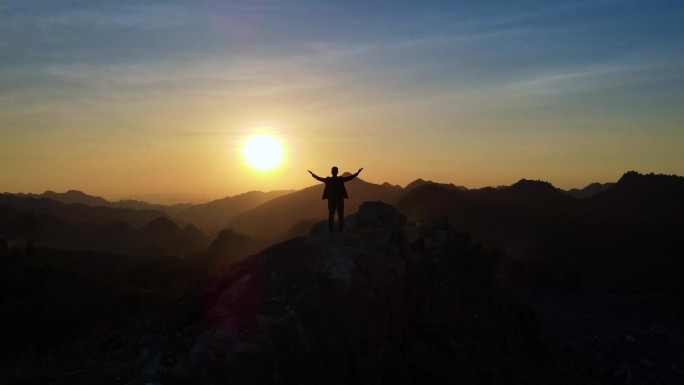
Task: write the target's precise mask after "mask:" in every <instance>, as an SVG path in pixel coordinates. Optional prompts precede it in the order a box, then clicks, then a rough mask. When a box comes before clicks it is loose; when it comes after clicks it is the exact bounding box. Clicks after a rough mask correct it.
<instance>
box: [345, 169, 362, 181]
mask: <svg viewBox="0 0 684 385" xmlns="http://www.w3.org/2000/svg"><path fill="white" fill-rule="evenodd" d="M362 170H363V167H361V168H360V169H359V171H357V172H356V174H352V175H351V176H348V177H345V178H344V181H345V182H346V181H348V180H352V179H354V178H356V177H357V176H359V174H360V173H361V171H362Z"/></svg>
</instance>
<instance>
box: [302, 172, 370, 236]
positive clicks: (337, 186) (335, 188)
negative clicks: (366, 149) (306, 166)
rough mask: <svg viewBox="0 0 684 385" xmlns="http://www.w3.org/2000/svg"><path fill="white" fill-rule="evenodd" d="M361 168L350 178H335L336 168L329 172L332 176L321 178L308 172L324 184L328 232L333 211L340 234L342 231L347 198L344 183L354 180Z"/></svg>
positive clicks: (332, 218) (332, 219)
mask: <svg viewBox="0 0 684 385" xmlns="http://www.w3.org/2000/svg"><path fill="white" fill-rule="evenodd" d="M361 170H363V168H360V169H359V171H357V172H356V174H352V175H350V176H337V172H338V170H337V167H334V166H333V168H332V170H330V172H331V173H332V176H329V177H326V178H321V177H320V176H318V175H316V174H314V173H313V172H311V170H307V171H309V174H311V176H312V177H314V179H316V180H317V181H320V182H323V183H325V190H323V198H322V199H327V200H328V231H330V233H332V232H333V228H334V224H335V211H337V218H338V220H339V222H340V232H343V231H344V200H345V199H347V198H349V196H348V195H347V189H346V188H344V183H345V182H349V181H350V180H352V179H354V178H356V177H357V176H358V175H359V173H361Z"/></svg>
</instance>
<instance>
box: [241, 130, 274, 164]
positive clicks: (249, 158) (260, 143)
mask: <svg viewBox="0 0 684 385" xmlns="http://www.w3.org/2000/svg"><path fill="white" fill-rule="evenodd" d="M242 156H243V157H244V159H245V161H246V162H247V165H248V166H249V167H250V168H251V169H253V170H255V171H270V170H273V169H275V168H276V167H278V166H279V165H280V164H281V163H282V160H283V146H282V144H281V143H280V140H279V139H278V138H277V137H275V136H273V135H269V134H259V135H253V136H250V137H248V138H247V139H246V140H245V143H244V145H243V147H242Z"/></svg>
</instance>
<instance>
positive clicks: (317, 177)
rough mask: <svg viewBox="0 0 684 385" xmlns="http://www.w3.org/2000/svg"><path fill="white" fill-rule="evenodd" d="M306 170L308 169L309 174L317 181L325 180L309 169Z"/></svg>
mask: <svg viewBox="0 0 684 385" xmlns="http://www.w3.org/2000/svg"><path fill="white" fill-rule="evenodd" d="M306 171H308V172H309V174H311V176H312V177H314V179H316V180H317V181H319V182H325V179H324V178H321V177H320V176H318V175H316V174H314V173H312V172H311V170H306Z"/></svg>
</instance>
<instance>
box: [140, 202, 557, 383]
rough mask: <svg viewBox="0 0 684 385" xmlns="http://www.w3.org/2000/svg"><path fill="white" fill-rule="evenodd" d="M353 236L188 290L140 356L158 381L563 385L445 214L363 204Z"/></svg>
mask: <svg viewBox="0 0 684 385" xmlns="http://www.w3.org/2000/svg"><path fill="white" fill-rule="evenodd" d="M348 231H350V232H349V233H344V234H333V235H328V234H316V231H314V234H312V235H310V236H307V237H300V238H294V239H291V240H289V241H286V242H283V243H281V244H278V245H275V246H272V247H270V248H268V249H266V250H264V251H263V252H261V253H260V254H257V255H254V256H251V257H249V258H248V259H246V260H244V261H242V262H240V263H238V264H236V265H235V266H234V267H233V268H232V269H231V270H230V271H229V272H227V273H226V274H223V275H221V276H219V277H217V278H216V279H214V280H213V281H211V282H210V283H209V284H208V285H207V286H206V287H205V288H204V289H203V290H201V291H200V292H198V293H195V295H193V296H191V297H189V298H188V299H187V300H186V301H185V302H184V303H183V304H182V305H181V306H179V308H178V311H177V317H171V318H170V319H169V321H168V324H167V325H166V333H167V336H166V337H165V338H160V339H158V343H157V344H151V345H150V346H148V347H147V348H146V349H145V350H144V351H143V352H142V353H141V354H140V356H139V357H138V360H137V363H136V380H135V381H136V382H138V383H163V384H179V383H188V384H417V383H421V384H423V383H427V384H455V383H459V384H464V383H465V384H516V383H519V384H532V383H564V382H568V381H570V379H569V378H568V377H567V376H565V375H564V374H561V372H560V370H559V369H558V365H557V364H556V362H555V359H554V356H553V355H552V354H550V350H549V348H548V347H547V346H546V344H545V343H544V341H543V338H542V337H541V333H540V329H539V327H538V325H537V322H536V319H535V318H534V316H533V315H532V313H531V312H530V311H529V310H527V309H526V308H525V307H523V306H521V305H519V304H518V302H516V301H514V300H513V299H512V298H511V297H510V296H509V295H508V294H507V292H506V291H505V290H504V289H503V288H502V286H500V285H499V284H498V283H497V272H498V257H497V255H496V254H493V253H490V252H486V251H484V250H482V249H481V248H480V247H478V246H477V245H475V244H473V243H471V242H470V238H469V237H468V236H465V235H462V234H458V233H455V232H453V231H451V230H450V229H449V225H448V222H447V221H433V222H430V223H424V224H419V225H405V224H404V218H403V217H401V216H400V215H399V214H397V213H396V212H395V210H394V208H392V207H391V206H387V205H385V204H383V203H380V202H375V203H369V202H366V203H364V204H363V205H362V206H361V208H360V209H359V212H358V213H357V214H356V215H355V216H353V217H352V218H349V220H348Z"/></svg>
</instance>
